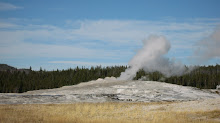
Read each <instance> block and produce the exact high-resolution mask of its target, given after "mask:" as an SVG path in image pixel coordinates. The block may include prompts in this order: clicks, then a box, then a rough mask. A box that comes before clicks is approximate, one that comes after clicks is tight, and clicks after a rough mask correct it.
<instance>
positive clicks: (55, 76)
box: [0, 66, 127, 93]
mask: <svg viewBox="0 0 220 123" xmlns="http://www.w3.org/2000/svg"><path fill="white" fill-rule="evenodd" d="M125 69H127V66H112V67H101V66H97V67H91V68H84V67H82V68H79V67H76V68H74V69H71V68H70V69H68V70H56V71H45V70H42V69H40V71H32V70H31V67H30V70H29V72H25V71H11V70H7V71H0V93H22V92H26V91H30V90H38V89H52V88H59V87H62V86H65V85H75V84H78V83H80V82H87V81H90V80H96V79H98V78H105V77H107V76H114V77H119V76H120V73H121V72H123V71H125Z"/></svg>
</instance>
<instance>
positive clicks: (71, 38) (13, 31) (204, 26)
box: [0, 20, 216, 62]
mask: <svg viewBox="0 0 220 123" xmlns="http://www.w3.org/2000/svg"><path fill="white" fill-rule="evenodd" d="M13 22H14V21H12V22H10V23H9V22H2V23H0V26H1V24H2V28H8V29H2V30H0V37H1V40H0V47H1V48H0V57H1V59H9V58H32V57H33V58H37V57H38V58H39V57H48V58H60V59H62V58H73V59H80V58H94V59H96V58H99V59H101V58H105V59H109V60H112V61H113V60H114V61H117V60H120V59H123V60H121V61H122V62H125V61H128V60H129V59H130V58H131V56H132V55H133V54H134V51H135V49H138V47H140V46H141V40H143V39H145V38H146V37H148V36H149V35H150V34H158V35H165V36H166V37H167V39H168V40H170V42H171V44H172V46H173V47H171V51H172V52H173V51H178V52H179V51H184V50H190V49H191V48H190V46H192V44H194V42H195V41H198V40H200V39H202V38H204V37H206V36H208V35H210V34H211V33H212V30H213V28H214V27H215V26H216V22H215V23H214V24H213V23H211V22H210V23H206V22H205V23H202V22H200V23H194V22H184V23H181V22H178V23H177V22H172V21H171V22H164V21H162V20H161V21H138V20H85V21H76V22H75V21H73V22H71V21H69V22H68V23H67V24H66V25H65V26H64V27H59V26H53V25H37V24H33V23H31V22H29V23H27V24H23V23H22V24H20V25H19V22H17V23H16V22H14V23H13ZM72 23H73V24H72ZM68 25H70V26H69V27H68V28H66V27H67V26H68ZM16 26H17V27H16ZM71 26H74V27H73V28H71ZM18 27H19V28H18ZM192 47H193V46H192ZM185 55H186V56H187V55H190V54H185ZM124 59H125V60H124Z"/></svg>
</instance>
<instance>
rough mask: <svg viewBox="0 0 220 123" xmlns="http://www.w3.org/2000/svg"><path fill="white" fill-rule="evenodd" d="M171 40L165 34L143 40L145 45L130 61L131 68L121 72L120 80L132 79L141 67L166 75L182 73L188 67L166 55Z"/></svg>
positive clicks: (147, 70)
mask: <svg viewBox="0 0 220 123" xmlns="http://www.w3.org/2000/svg"><path fill="white" fill-rule="evenodd" d="M170 47H171V46H170V42H169V41H168V40H167V39H166V38H165V37H164V36H155V35H152V36H149V38H148V39H146V40H143V47H142V48H141V49H140V50H139V51H138V52H137V54H136V55H135V56H134V57H133V58H132V59H131V61H130V62H129V63H128V65H129V68H128V69H126V70H125V72H122V73H121V76H120V77H119V78H118V79H119V80H132V79H133V78H134V77H135V76H136V73H137V72H138V71H139V70H140V69H144V71H146V72H155V71H159V72H161V73H162V74H164V75H165V76H171V75H181V74H183V73H185V72H186V67H185V66H184V65H183V64H181V63H177V62H175V61H172V60H170V59H168V58H166V57H164V55H165V54H167V53H168V51H169V50H170Z"/></svg>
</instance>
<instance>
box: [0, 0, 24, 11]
mask: <svg viewBox="0 0 220 123" xmlns="http://www.w3.org/2000/svg"><path fill="white" fill-rule="evenodd" d="M22 8H23V7H20V6H16V5H13V4H10V3H3V2H0V11H8V10H16V9H22Z"/></svg>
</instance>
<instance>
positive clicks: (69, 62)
mask: <svg viewBox="0 0 220 123" xmlns="http://www.w3.org/2000/svg"><path fill="white" fill-rule="evenodd" d="M49 63H55V64H57V63H58V64H72V65H79V66H81V65H82V66H100V65H101V66H115V65H126V64H127V63H108V62H84V61H50V62H49Z"/></svg>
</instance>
